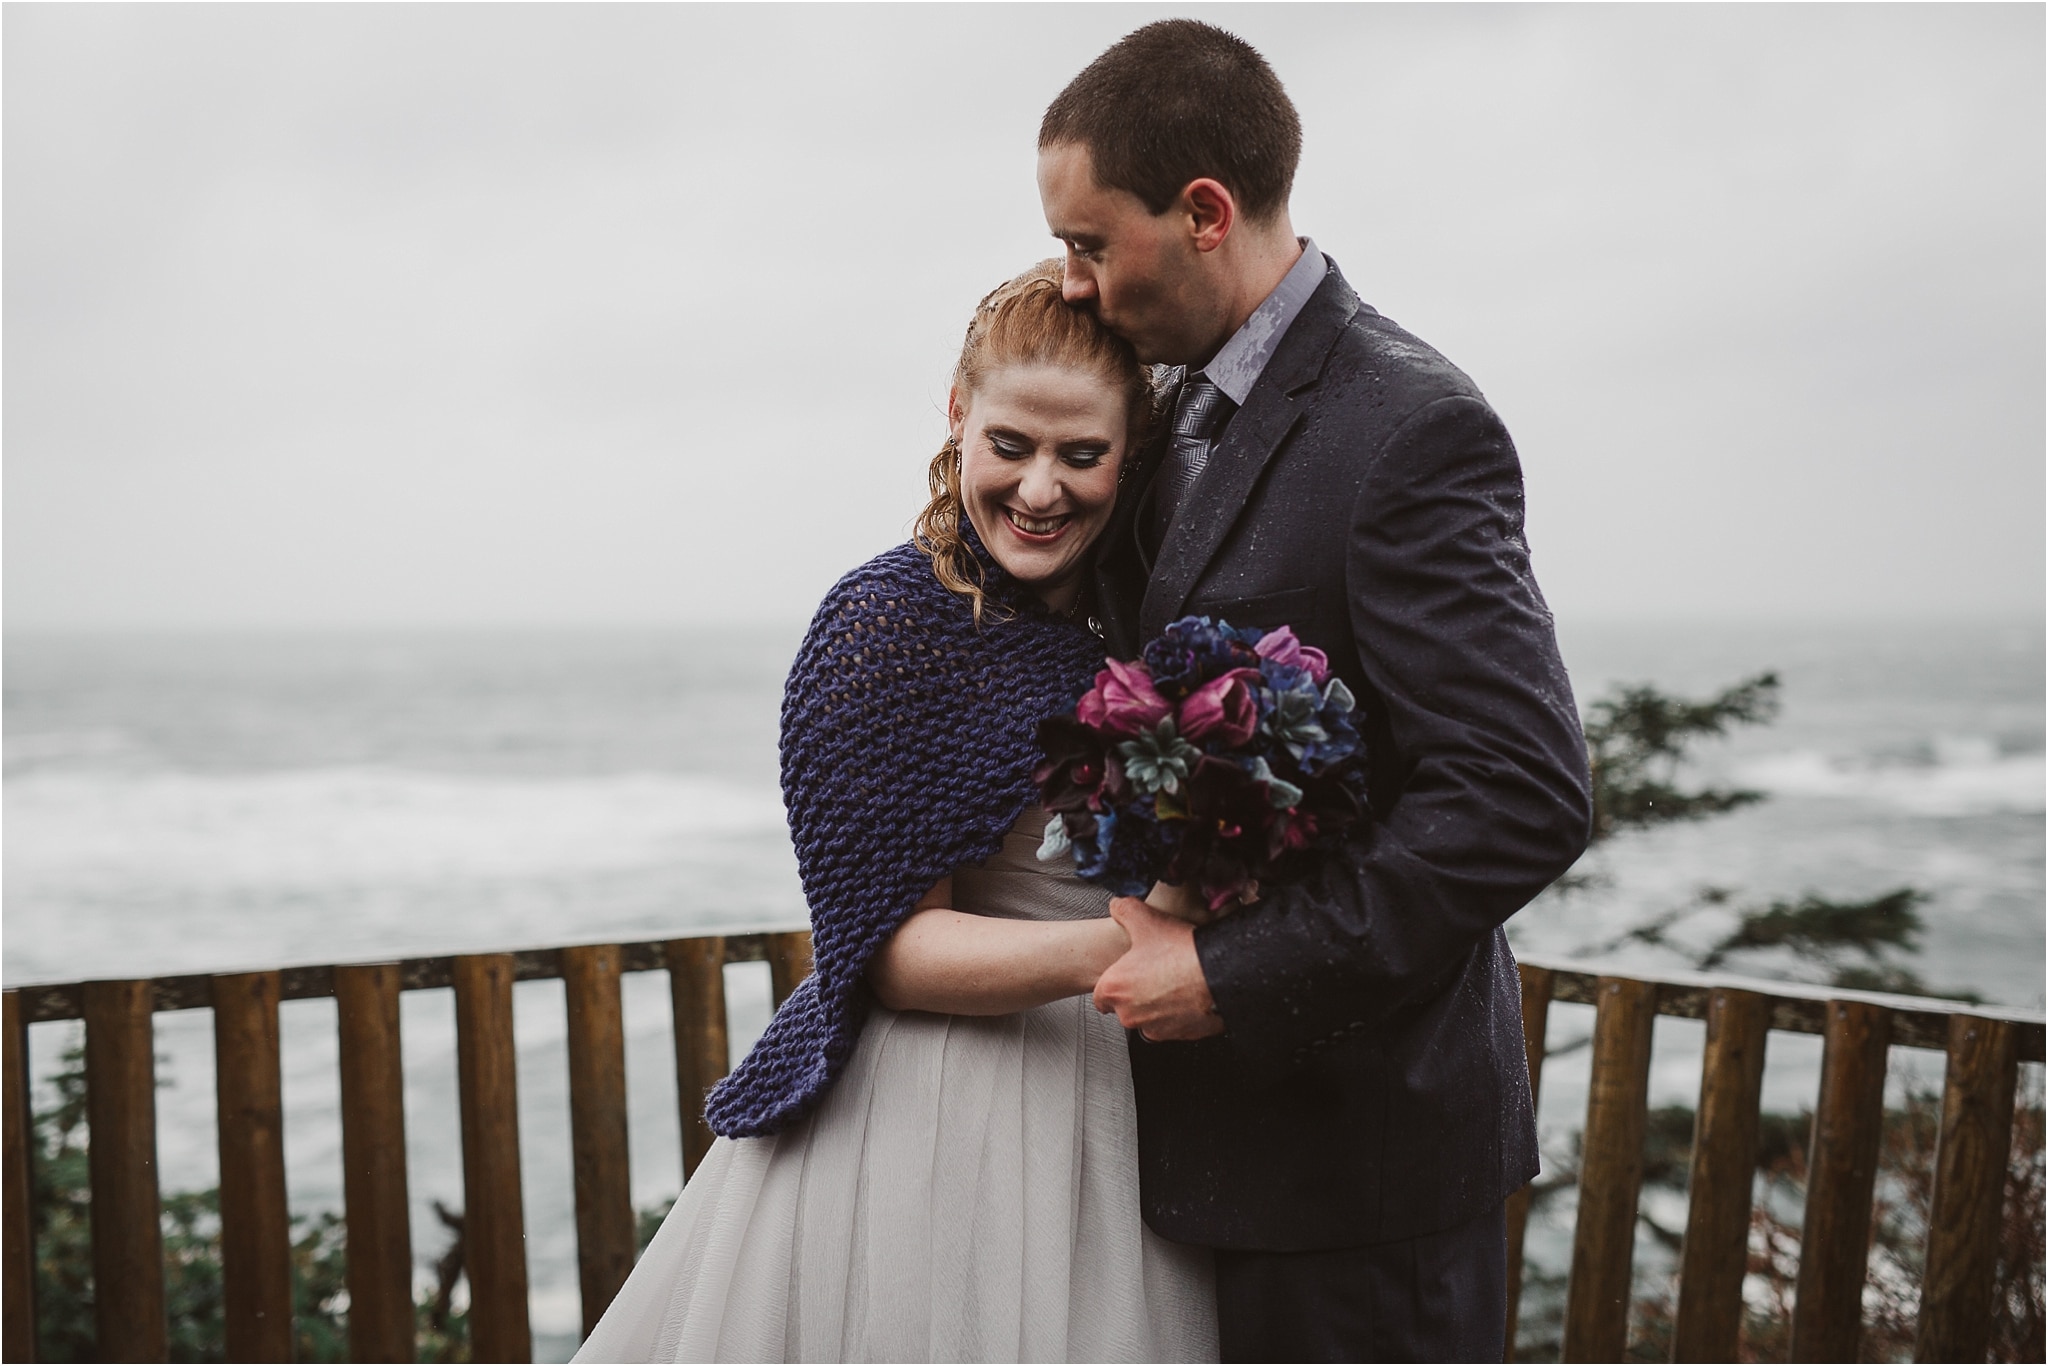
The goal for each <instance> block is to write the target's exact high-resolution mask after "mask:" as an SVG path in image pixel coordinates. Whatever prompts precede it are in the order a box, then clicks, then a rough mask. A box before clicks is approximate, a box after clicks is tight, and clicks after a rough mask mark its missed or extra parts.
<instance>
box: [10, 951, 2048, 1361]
mask: <svg viewBox="0 0 2048 1366" xmlns="http://www.w3.org/2000/svg"><path fill="white" fill-rule="evenodd" d="M748 962H759V963H766V964H767V965H768V966H769V969H770V976H771V982H772V990H773V994H774V997H775V1000H776V1003H777V1004H778V1005H779V1004H780V1003H781V1002H782V1000H783V999H784V998H786V997H787V996H788V994H789V993H790V992H791V991H793V990H794V989H795V988H796V986H797V984H798V983H799V982H800V981H801V980H802V978H803V976H804V975H805V974H806V973H807V972H809V970H810V965H811V959H810V936H809V935H808V934H805V933H803V932H802V931H789V932H777V933H755V934H738V935H724V936H700V937H695V938H683V939H667V940H649V941H644V942H638V943H629V944H592V945H570V946H564V947H558V948H547V949H529V950H524V951H521V952H515V953H482V954H462V955H451V956H446V957H436V958H411V959H404V960H400V961H395V962H384V963H359V964H338V965H337V964H329V965H322V966H312V967H288V968H280V969H261V970H256V971H244V972H236V973H220V974H186V975H181V976H174V977H157V978H149V979H135V980H128V981H116V982H70V983H59V984H50V985H35V986H22V987H17V988H12V989H9V990H7V991H6V992H5V994H4V1000H5V1007H6V1023H5V1034H6V1038H5V1043H6V1048H5V1076H4V1078H0V1106H4V1107H5V1117H6V1119H7V1124H6V1138H7V1142H6V1151H5V1171H4V1173H0V1176H4V1181H5V1200H4V1202H0V1203H4V1204H5V1207H6V1208H5V1213H6V1216H7V1218H6V1237H5V1249H4V1251H5V1267H4V1271H5V1280H4V1287H5V1295H4V1306H0V1314H4V1319H5V1322H4V1344H5V1356H6V1359H7V1360H10V1361H28V1360H33V1359H34V1346H35V1296H34V1274H33V1269H34V1258H35V1248H34V1221H33V1219H32V1218H30V1217H29V1215H30V1214H31V1213H32V1211H31V1210H30V1208H29V1206H30V1203H31V1201H30V1199H29V1198H25V1196H26V1193H28V1192H31V1191H32V1190H33V1179H32V1178H33V1171H32V1166H33V1162H34V1158H35V1155H34V1153H33V1151H32V1148H33V1144H32V1142H31V1141H30V1137H29V1133H28V1128H29V1125H28V1113H27V1111H28V1093H29V1079H28V1075H27V1035H28V1030H29V1028H30V1027H31V1026H32V1025H36V1024H40V1023H44V1022H48V1021H54V1020H79V1019H82V1020H84V1021H85V1022H86V1088H87V1103H88V1108H89V1116H90V1121H91V1125H92V1129H91V1132H92V1140H93V1141H92V1147H91V1176H92V1182H93V1196H94V1199H93V1216H94V1217H93V1226H94V1235H95V1239H94V1246H93V1262H94V1266H95V1270H96V1274H97V1275H98V1276H99V1277H100V1278H101V1279H100V1283H101V1284H114V1283H118V1284H120V1285H121V1286H122V1288H123V1293H122V1294H120V1295H118V1296H103V1297H101V1298H100V1299H99V1301H98V1309H97V1313H98V1315H99V1320H98V1331H99V1344H100V1353H99V1355H100V1356H101V1357H102V1358H103V1359H107V1360H160V1359H162V1356H163V1353H164V1351H165V1347H166V1338H165V1320H164V1295H163V1290H164V1275H163V1251H162V1245H161V1236H160V1231H159V1225H158V1208H159V1194H158V1187H157V1176H156V1146H155V1145H156V1119H155V1077H154V1069H153V1067H152V1064H151V1059H152V1056H153V1041H154V1025H153V1020H154V1016H155V1014H156V1013H157V1012H160V1011H171V1010H197V1009H212V1010H213V1011H214V1012H215V1037H216V1050H217V1056H218V1064H219V1077H220V1091H219V1109H220V1116H221V1124H220V1129H221V1139H220V1142H221V1173H222V1189H221V1225H222V1227H221V1238H222V1248H223V1255H224V1260H225V1268H224V1270H225V1276H226V1286H225V1289H226V1304H225V1318H226V1341H225V1342H224V1344H223V1350H224V1351H225V1352H226V1354H227V1355H228V1357H229V1359H230V1360H267V1359H277V1358H278V1357H279V1356H280V1355H285V1354H287V1353H288V1350H289V1325H288V1324H285V1323H281V1322H280V1316H281V1314H282V1313H283V1312H285V1309H284V1307H285V1306H288V1303H289V1293H288V1287H289V1284H290V1281H289V1275H290V1273H289V1266H288V1263H287V1260H286V1259H287V1258H288V1255H289V1249H288V1245H287V1242H286V1238H285V1231H286V1230H285V1228H284V1221H285V1217H286V1215H285V1207H284V1200H283V1181H282V1177H283V1150H282V1133H283V1120H282V1108H281V1101H280V1096H279V1090H278V1067H279V1059H278V1027H277V1007H278V1003H279V1002H281V1001H292V1000H304V999H308V998H311V997H318V996H333V997H335V998H336V1006H337V1024H338V1029H339V1031H340V1072H341V1077H340V1081H341V1094H342V1115H341V1119H342V1151H343V1156H342V1162H343V1171H344V1201H345V1207H346V1214H347V1219H348V1230H349V1249H348V1251H349V1259H348V1261H349V1271H348V1275H349V1294H350V1310H349V1332H350V1352H351V1355H352V1356H353V1358H354V1359H355V1360H358V1361H408V1360H411V1359H412V1358H413V1355H414V1348H415V1342H414V1337H413V1322H414V1319H413V1305H412V1270H413V1268H412V1265H411V1246H410V1234H409V1228H408V1215H407V1194H406V1192H407V1184H406V1172H405V1151H406V1135H405V1115H404V1077H403V1066H402V1061H401V1059H402V1054H401V1050H400V1046H399V1045H400V1040H399V1008H398V1006H399V997H400V994H401V993H403V992H406V991H422V990H430V989H434V988H453V989H454V992H455V995H456V1034H457V1077H458V1088H459V1090H460V1097H459V1100H460V1113H461V1116H462V1132H461V1136H460V1143H461V1148H462V1166H463V1180H464V1186H465V1197H464V1198H465V1206H466V1209H467V1210H468V1213H469V1224H468V1227H467V1228H466V1230H465V1238H466V1243H467V1247H468V1262H467V1265H468V1270H469V1274H470V1277H471V1296H472V1303H473V1304H474V1305H476V1306H478V1307H479V1309H486V1310H488V1312H482V1313H477V1314H473V1315H472V1318H471V1322H472V1323H474V1324H476V1339H475V1342H474V1343H473V1350H474V1351H475V1353H476V1354H477V1358H478V1359H479V1360H484V1359H490V1360H499V1361H507V1360H512V1361H517V1360H525V1359H527V1358H528V1357H529V1356H530V1354H531V1351H532V1335H531V1332H530V1330H529V1328H528V1323H527V1315H526V1296H527V1268H526V1257H525V1251H524V1244H525V1227H524V1218H523V1214H522V1212H521V1203H520V1187H519V1134H518V1102H517V1094H516V1089H517V1074H518V1069H517V1059H516V1057H515V1055H514V1037H513V1031H512V1010H513V1005H512V985H513V984H514V983H515V982H522V981H535V980H542V979H549V978H559V979H563V980H564V982H565V986H566V992H565V1006H566V1010H567V1026H568V1043H569V1047H568V1052H569V1058H570V1072H571V1077H570V1087H569V1108H570V1116H569V1118H570V1125H569V1129H570V1133H571V1136H572V1140H573V1148H574V1151H573V1154H572V1158H573V1168H574V1187H575V1199H576V1230H577V1251H578V1261H579V1270H580V1279H581V1285H582V1291H583V1321H584V1324H585V1326H586V1329H587V1327H588V1326H589V1325H590V1324H593V1323H595V1322H596V1320H597V1318H598V1316H599V1315H600V1314H602V1313H603V1311H604V1308H605V1306H606V1305H607V1304H609V1303H610V1300H611V1297H612V1295H613V1294H615V1293H616V1292H617V1289H618V1286H619V1284H620V1282H621V1281H622V1280H623V1279H624V1276H625V1274H626V1271H627V1270H628V1269H629V1268H630V1264H631V1258H632V1228H631V1218H632V1212H631V1207H630V1203H629V1201H628V1192H629V1190H630V1185H629V1181H628V1173H627V1167H626V1146H625V1112H626V1110H625V1106H626V1091H625V1072H624V1051H623V1050H624V1034H623V1024H622V1019H621V1015H620V998H619V979H620V975H621V974H623V973H629V972H655V971H665V972H667V973H668V975H669V987H670V996H671V1001H672V1005H673V1027H674V1036H675V1052H676V1076H677V1083H678V1088H677V1089H678V1097H679V1105H680V1110H681V1113H680V1116H679V1118H680V1120H681V1136H682V1156H683V1167H684V1171H685V1172H686V1173H687V1172H690V1171H694V1170H695V1168H696V1165H697V1162H698V1161H699V1159H700V1158H701V1157H702V1156H703V1153H704V1150H705V1148H706V1147H708V1146H709V1143H710V1134H709V1132H708V1130H706V1129H705V1127H704V1123H703V1113H702V1109H703V1096H704V1092H705V1091H706V1090H708V1089H709V1087H710V1086H711V1085H712V1084H713V1083H715V1082H716V1081H717V1080H718V1079H719V1078H720V1077H722V1076H723V1075H724V1074H725V1071H726V1054H727V1038H728V1026H727V1019H726V1000H725V989H724V979H723V972H722V969H723V968H724V966H725V965H726V964H728V963H748ZM1521 978H1522V1026H1523V1037H1524V1044H1525V1046H1526V1048H1527V1050H1528V1058H1529V1062H1530V1072H1531V1080H1532V1081H1533V1082H1538V1083H1540V1081H1541V1079H1542V1063H1543V1058H1544V1052H1545V1036H1546V1032H1547V1028H1548V1021H1549V1016H1550V1007H1551V1006H1552V1004H1554V1003H1558V1002H1562V1003H1566V1004H1581V1005H1589V1006H1592V1007H1594V1009H1595V1011H1596V1016H1595V1026H1594V1035H1593V1055H1592V1064H1591V1065H1592V1076H1591V1085H1590V1087H1589V1092H1588V1095H1589V1099H1588V1104H1587V1114H1586V1123H1585V1130H1584V1154H1585V1157H1584V1170H1583V1171H1582V1173H1581V1181H1580V1190H1581V1196H1580V1204H1579V1214H1578V1220H1577V1226H1576V1228H1575V1229H1574V1233H1573V1245H1572V1259H1571V1276H1570V1281H1569V1285H1568V1287H1567V1291H1566V1302H1565V1324H1564V1359H1565V1360H1567V1361H1587V1360H1608V1361H1611V1360H1618V1359H1620V1358H1621V1356H1622V1355H1623V1353H1624V1352H1625V1350H1626V1348H1627V1333H1628V1307H1629V1286H1630V1274H1631V1272H1630V1265H1631V1259H1632V1256H1633V1251H1634V1239H1635V1225H1636V1207H1637V1200H1638V1197H1639V1192H1640V1186H1641V1180H1642V1169H1643V1136H1644V1125H1645V1120H1646V1116H1647V1107H1648V1090H1649V1088H1648V1069H1649V1059H1650V1045H1651V1041H1652V1034H1653V1031H1654V1027H1655V1021H1656V1018H1657V1017H1658V1016H1665V1017H1677V1018H1686V1019H1698V1020H1703V1021H1705V1022H1706V1052H1705V1056H1704V1059H1703V1061H1702V1065H1701V1080H1700V1101H1699V1109H1698V1119H1697V1126H1698V1127H1697V1129H1696V1131H1695V1135H1694V1142H1693V1147H1692V1170H1691V1179H1690V1183H1689V1190H1690V1197H1689V1198H1690V1202H1691V1209H1690V1214H1689V1218H1688V1222H1687V1231H1686V1238H1685V1245H1684V1248H1683V1252H1682V1256H1681V1270H1680V1275H1681V1282H1680V1294H1679V1302H1678V1312H1677V1323H1676V1330H1675V1337H1674V1341H1675V1359H1677V1360H1680V1361H1720V1360H1729V1359H1732V1358H1733V1357H1734V1355H1735V1353H1736V1348H1737V1345H1738V1338H1739V1331H1740V1320H1741V1311H1742V1300H1741V1287H1742V1277H1743V1273H1744V1270H1745V1258H1746V1237H1747V1229H1748V1224H1749V1218H1750V1198H1751V1189H1752V1178H1753V1173H1754V1169H1755V1164H1756V1150H1757V1128H1758V1117H1759V1097H1760V1095H1761V1088H1762V1082H1763V1059H1764V1051H1765V1047H1766V1043H1767V1040H1768V1037H1769V1035H1770V1033H1771V1031H1773V1030H1776V1031H1781V1032H1791V1033H1802V1034H1814V1035H1819V1036H1821V1037H1822V1039H1823V1040H1824V1044H1823V1046H1824V1050H1825V1052H1824V1063H1823V1069H1822V1081H1821V1087H1820V1094H1819V1095H1818V1096H1817V1097H1816V1103H1815V1121H1814V1134H1813V1137H1812V1142H1811V1144H1810V1145H1809V1150H1808V1151H1809V1158H1810V1163H1811V1167H1812V1171H1813V1179H1812V1182H1811V1190H1810V1192H1809V1196H1808V1200H1807V1211H1806V1221H1807V1222H1806V1231H1805V1242H1804V1246H1806V1247H1807V1248H1809V1249H1819V1252H1818V1254H1817V1255H1814V1256H1811V1257H1808V1258H1806V1259H1803V1261H1802V1264H1801V1267H1800V1271H1799V1290H1800V1293H1799V1309H1798V1313H1797V1316H1796V1321H1795V1323H1794V1325H1793V1344H1794V1356H1795V1359H1800V1360H1854V1359H1855V1352H1856V1347H1857V1335H1858V1332H1859V1330H1860V1321H1859V1309H1860V1302H1861V1293H1862V1286H1863V1278H1864V1274H1865V1258H1866V1252H1867V1242H1868V1238H1867V1232H1868V1229H1869V1225H1870V1215H1871V1182H1872V1179H1873V1176H1874V1161H1875V1152H1876V1142H1877V1136H1878V1133H1879V1127H1880V1125H1881V1123H1882V1105H1883V1086H1884V1076H1885V1070H1886V1059H1887V1055H1888V1053H1889V1050H1890V1048H1891V1047H1894V1046H1904V1047H1914V1048H1931V1049H1939V1050H1942V1051H1944V1052H1945V1053H1947V1055H1948V1069H1947V1082H1946V1089H1945V1093H1944V1099H1943V1104H1942V1119H1941V1130H1940V1147H1939V1149H1938V1153H1937V1159H1936V1180H1935V1188H1934V1205H1933V1216H1932V1222H1931V1228H1930V1231H1929V1237H1928V1246H1927V1258H1926V1273H1925V1279H1924V1284H1923V1296H1922V1305H1923V1308H1922V1316H1921V1322H1920V1327H1919V1342H1918V1346H1917V1350H1916V1359H1918V1360H1923V1361H1932V1360H1938V1361H1972V1360H1982V1359H1983V1356H1984V1352H1985V1349H1986V1343H1987V1334H1988V1332H1989V1326H1988V1320H1989V1315H1988V1313H1987V1306H1988V1303H1989V1295H1990V1293H1991V1287H1992V1276H1993V1274H1994V1269H1995V1262H1996V1253H1997V1249H1996V1242H1995V1238H1996V1227H1997V1224H1998V1215H1999V1212H2000V1210H2001V1209H2002V1201H2003V1198H2004V1189H2005V1187H2004V1179H2005V1167H2006V1155H2007V1152H2008V1151H2009V1147H2010V1143H2011V1131H2012V1122H2013V1092H2014V1086H2015V1081H2016V1074H2017V1067H2018V1064H2019V1063H2020V1062H2022V1061H2034V1062H2038V1061H2040V1060H2041V1058H2042V1051H2043V1039H2044V1028H2043V1024H2044V1022H2043V1019H2042V1016H2041V1015H2040V1014H2038V1013H2035V1012H2027V1011H2012V1010H2003V1009H1989V1008H1985V1009H1980V1008H1976V1007H1968V1006H1961V1005H1953V1006H1952V1005H1949V1004H1947V1003H1944V1002H1939V1001H1933V1000H1930V999H1928V998H1925V997H1915V996H1885V995H1878V994H1873V993H1867V992H1850V991H1830V990H1828V989H1825V988H1812V987H1804V986H1798V985H1795V984H1789V983H1785V982H1768V981H1753V980H1744V979H1740V978H1733V977H1719V976H1715V977H1706V976H1698V975H1682V974H1670V975H1666V976H1662V977H1657V978H1648V977H1642V976H1626V975H1618V974H1604V975H1603V974H1601V973H1598V972H1596V971H1591V970H1588V969H1586V968H1584V967H1582V966H1580V965H1577V964H1570V963H1561V962H1544V961H1539V960H1528V961H1525V962H1523V963H1522V964H1521ZM1528 1208H1529V1200H1528V1196H1527V1193H1526V1192H1524V1193H1522V1194H1521V1195H1519V1196H1517V1198H1516V1199H1514V1200H1513V1201H1511V1202H1510V1204H1509V1209H1508V1228H1509V1247H1510V1251H1511V1261H1510V1276H1511V1283H1512V1284H1513V1285H1515V1286H1516V1287H1517V1288H1518V1287H1519V1284H1520V1280H1521V1271H1522V1240H1523V1231H1524V1227H1525V1221H1526V1218H1527V1214H1528ZM1514 1299H1515V1296H1513V1295H1512V1294H1511V1296H1510V1307H1509V1324H1508V1328H1509V1333H1508V1340H1509V1344H1510V1353H1512V1343H1513V1326H1514V1313H1515V1308H1514V1303H1513V1301H1514Z"/></svg>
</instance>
